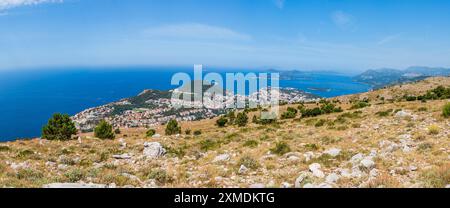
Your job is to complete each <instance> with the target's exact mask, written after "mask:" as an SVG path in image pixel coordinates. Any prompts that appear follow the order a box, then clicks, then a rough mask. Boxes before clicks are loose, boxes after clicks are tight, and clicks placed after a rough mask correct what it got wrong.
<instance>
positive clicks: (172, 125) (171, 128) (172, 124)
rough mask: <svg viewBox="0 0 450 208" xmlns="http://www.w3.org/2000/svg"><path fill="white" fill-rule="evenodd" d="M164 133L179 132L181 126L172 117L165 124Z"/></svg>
mask: <svg viewBox="0 0 450 208" xmlns="http://www.w3.org/2000/svg"><path fill="white" fill-rule="evenodd" d="M165 132H166V135H169V136H170V135H174V134H181V127H180V126H179V125H178V122H177V121H176V120H174V119H172V120H170V121H169V123H167V126H166V131H165Z"/></svg>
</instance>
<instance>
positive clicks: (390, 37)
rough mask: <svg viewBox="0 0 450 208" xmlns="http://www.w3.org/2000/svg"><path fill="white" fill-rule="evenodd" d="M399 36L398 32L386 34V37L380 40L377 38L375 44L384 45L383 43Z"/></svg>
mask: <svg viewBox="0 0 450 208" xmlns="http://www.w3.org/2000/svg"><path fill="white" fill-rule="evenodd" d="M399 37H400V34H395V35H389V36H386V37H384V38H382V39H381V40H379V41H378V42H377V45H384V44H387V43H390V42H392V41H394V40H395V39H397V38H399Z"/></svg>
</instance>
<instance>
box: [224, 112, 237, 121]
mask: <svg viewBox="0 0 450 208" xmlns="http://www.w3.org/2000/svg"><path fill="white" fill-rule="evenodd" d="M226 117H227V118H228V120H229V122H230V123H234V119H235V118H236V114H235V113H234V111H230V112H228V114H227V115H226Z"/></svg>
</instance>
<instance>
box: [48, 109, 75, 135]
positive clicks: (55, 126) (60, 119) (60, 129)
mask: <svg viewBox="0 0 450 208" xmlns="http://www.w3.org/2000/svg"><path fill="white" fill-rule="evenodd" d="M76 133H77V129H76V128H75V123H74V122H73V121H72V120H71V119H70V117H69V115H67V114H64V115H63V114H60V113H55V114H53V116H52V118H50V119H49V120H48V123H47V125H45V126H44V127H42V139H48V140H70V139H71V138H72V135H75V134H76Z"/></svg>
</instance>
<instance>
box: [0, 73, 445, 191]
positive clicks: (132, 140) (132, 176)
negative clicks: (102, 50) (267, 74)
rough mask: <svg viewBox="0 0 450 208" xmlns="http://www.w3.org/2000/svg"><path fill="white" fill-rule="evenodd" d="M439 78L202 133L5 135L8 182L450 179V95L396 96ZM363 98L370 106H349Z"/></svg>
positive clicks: (197, 126) (3, 162)
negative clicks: (311, 113)
mask: <svg viewBox="0 0 450 208" xmlns="http://www.w3.org/2000/svg"><path fill="white" fill-rule="evenodd" d="M437 85H444V86H447V87H448V86H450V78H433V79H428V80H425V81H423V82H419V83H415V84H408V85H403V86H396V87H392V88H387V89H382V90H379V91H375V92H369V93H364V94H360V95H351V96H343V97H339V98H334V99H332V100H335V101H338V100H339V101H340V104H339V105H340V106H341V107H342V108H343V109H344V112H342V113H334V114H328V115H322V116H318V117H314V118H302V119H299V118H296V119H288V120H280V121H279V122H278V123H277V124H271V125H258V124H248V126H247V127H243V128H239V127H236V126H229V127H225V128H218V127H216V126H214V124H215V120H214V119H211V120H202V121H196V122H189V123H182V128H183V130H185V129H191V130H201V132H202V134H200V135H196V136H194V135H185V134H182V135H176V136H164V135H163V130H164V129H163V128H164V127H162V126H160V127H158V128H157V129H156V130H157V133H159V134H157V135H155V136H153V137H152V138H146V137H145V131H146V130H145V129H121V132H122V133H121V134H120V135H118V136H117V138H116V139H115V140H100V139H97V138H94V137H93V136H92V134H82V135H79V139H78V140H73V141H46V140H39V139H33V140H23V141H14V142H7V143H2V144H0V187H255V188H256V187H298V188H312V187H323V188H328V187H396V188H397V187H449V186H450V185H449V184H450V156H449V153H450V119H446V118H444V117H443V116H442V108H443V106H444V105H445V104H446V103H448V102H449V101H448V100H438V101H428V102H426V103H423V102H420V101H412V102H406V101H397V99H398V98H400V97H401V96H403V95H404V94H405V93H408V94H410V95H418V94H421V93H424V92H426V91H427V90H429V89H431V88H433V87H435V86H437ZM364 98H369V99H370V100H371V101H370V104H371V106H369V107H365V108H362V109H354V110H350V104H349V101H350V100H354V99H364ZM307 106H310V107H313V106H316V104H309V105H307ZM286 107H287V106H283V107H282V108H281V110H282V111H283V110H284V109H285V108H286ZM294 107H296V106H294ZM250 118H251V117H250ZM250 120H251V119H250ZM183 132H184V131H183Z"/></svg>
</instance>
